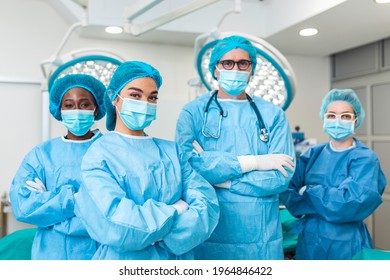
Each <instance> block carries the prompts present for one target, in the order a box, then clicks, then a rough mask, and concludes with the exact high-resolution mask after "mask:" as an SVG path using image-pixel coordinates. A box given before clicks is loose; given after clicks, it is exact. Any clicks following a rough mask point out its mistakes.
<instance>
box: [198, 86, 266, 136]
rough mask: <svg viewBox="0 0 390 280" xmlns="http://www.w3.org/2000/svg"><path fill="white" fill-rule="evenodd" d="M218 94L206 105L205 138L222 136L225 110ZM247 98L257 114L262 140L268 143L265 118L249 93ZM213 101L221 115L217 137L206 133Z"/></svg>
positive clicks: (212, 96)
mask: <svg viewBox="0 0 390 280" xmlns="http://www.w3.org/2000/svg"><path fill="white" fill-rule="evenodd" d="M217 94H218V91H217V90H215V91H214V92H213V93H212V94H211V97H210V99H209V100H208V102H207V104H206V108H205V111H204V120H203V126H202V134H203V136H205V137H213V138H219V135H220V130H221V123H222V117H223V116H224V111H223V108H222V106H221V104H220V103H219V101H218V98H217ZM246 98H247V99H248V101H249V104H250V106H251V107H252V109H253V111H254V112H255V114H256V117H257V121H258V122H259V129H260V139H261V140H262V141H263V142H268V131H267V128H266V127H265V124H264V120H263V117H262V116H261V113H260V111H259V108H257V106H256V104H255V102H254V100H253V99H252V97H250V96H249V94H247V93H246ZM213 100H215V104H217V106H218V108H219V113H220V120H219V125H218V134H217V135H207V134H206V132H205V126H206V122H207V116H208V112H209V107H210V104H211V102H212V101H213Z"/></svg>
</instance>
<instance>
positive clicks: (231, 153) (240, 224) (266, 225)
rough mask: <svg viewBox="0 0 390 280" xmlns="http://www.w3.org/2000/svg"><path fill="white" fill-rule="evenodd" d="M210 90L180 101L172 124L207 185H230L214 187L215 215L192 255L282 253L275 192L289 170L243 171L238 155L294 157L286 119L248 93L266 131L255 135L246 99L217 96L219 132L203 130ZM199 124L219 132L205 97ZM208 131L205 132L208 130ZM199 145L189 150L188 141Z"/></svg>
mask: <svg viewBox="0 0 390 280" xmlns="http://www.w3.org/2000/svg"><path fill="white" fill-rule="evenodd" d="M210 97H211V92H210V93H207V94H205V95H203V96H201V97H199V98H197V99H195V100H194V101H192V102H190V103H189V104H187V105H186V106H184V108H183V110H182V112H181V113H180V115H179V118H178V122H177V128H176V141H177V142H178V143H179V145H180V147H182V148H183V149H184V150H185V151H186V154H187V156H188V157H189V161H190V163H191V165H192V166H193V167H194V169H195V170H197V171H198V172H199V173H200V174H201V175H202V176H203V177H204V178H206V180H208V181H209V182H210V183H211V184H212V185H215V184H219V183H223V182H226V181H230V182H231V186H230V189H224V188H215V190H216V192H217V196H218V200H219V204H220V212H221V213H220V219H219V223H218V225H217V227H216V229H215V230H214V232H213V234H212V235H211V237H210V238H209V239H208V240H207V241H206V242H205V243H203V244H201V245H200V246H198V247H197V248H196V250H195V258H196V259H252V260H256V259H283V239H282V228H281V221H280V215H279V195H278V194H279V193H280V192H283V191H285V190H286V189H287V187H288V183H289V181H290V179H291V177H292V174H293V172H291V171H290V170H287V171H288V177H287V178H286V177H284V176H283V175H282V173H280V172H279V171H277V170H269V171H252V172H248V173H245V174H243V173H242V169H241V167H240V164H239V162H238V159H237V156H241V155H263V154H287V155H290V156H291V157H294V158H295V153H294V146H293V141H292V137H291V132H290V128H289V124H288V121H287V119H286V116H285V114H284V112H283V110H282V109H280V108H279V107H277V106H275V105H273V104H272V103H270V102H267V101H264V100H263V99H260V98H257V97H253V100H254V101H255V103H256V106H257V107H258V109H259V111H260V113H261V115H262V117H263V119H264V122H265V126H266V128H267V129H268V132H269V141H268V142H267V143H265V142H263V141H261V140H260V138H259V135H260V129H259V123H258V119H257V117H256V114H255V112H254V111H253V109H252V108H251V106H250V104H249V102H248V101H247V100H232V99H218V101H219V102H220V105H221V107H222V108H223V111H224V114H223V115H224V117H222V121H221V129H220V133H219V134H220V135H219V138H212V137H206V136H204V135H203V133H202V125H203V122H204V118H205V115H204V113H205V109H206V105H207V102H208V101H209V99H210ZM208 112H209V113H208V116H206V117H207V124H206V127H205V128H204V129H203V131H204V132H205V131H206V132H210V134H212V135H218V126H219V116H220V110H219V108H218V107H217V104H216V102H215V100H213V101H212V102H211V103H210V106H209V110H208ZM207 135H209V134H207ZM194 140H196V141H197V142H198V143H199V144H200V146H201V147H202V148H203V150H204V151H203V152H200V153H199V154H196V153H193V152H192V150H193V146H192V143H193V141H194Z"/></svg>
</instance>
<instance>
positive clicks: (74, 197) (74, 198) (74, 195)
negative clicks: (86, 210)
mask: <svg viewBox="0 0 390 280" xmlns="http://www.w3.org/2000/svg"><path fill="white" fill-rule="evenodd" d="M78 195H79V193H78V192H75V193H73V200H74V201H76V198H77V196H78Z"/></svg>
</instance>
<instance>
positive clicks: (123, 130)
mask: <svg viewBox="0 0 390 280" xmlns="http://www.w3.org/2000/svg"><path fill="white" fill-rule="evenodd" d="M114 131H117V132H120V133H122V134H126V135H131V136H145V133H144V131H143V130H132V129H130V128H128V127H127V126H126V125H125V124H124V123H123V122H118V119H117V122H116V125H115V129H114Z"/></svg>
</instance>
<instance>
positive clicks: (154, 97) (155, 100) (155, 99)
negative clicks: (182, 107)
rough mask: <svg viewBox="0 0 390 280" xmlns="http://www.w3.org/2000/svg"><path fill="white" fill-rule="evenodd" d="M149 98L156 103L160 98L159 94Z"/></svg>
mask: <svg viewBox="0 0 390 280" xmlns="http://www.w3.org/2000/svg"><path fill="white" fill-rule="evenodd" d="M149 100H151V101H153V102H154V103H156V102H157V100H158V97H157V95H154V96H149Z"/></svg>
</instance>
